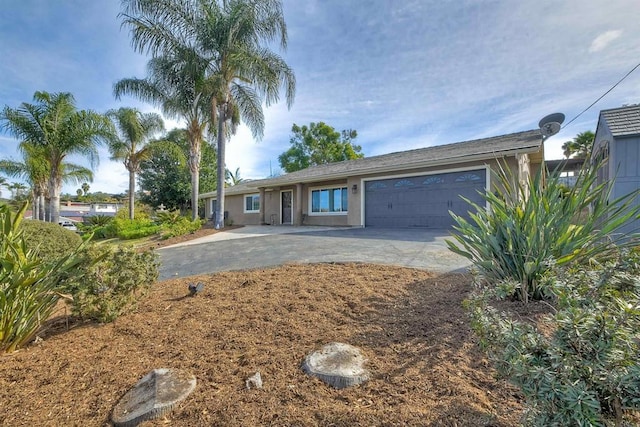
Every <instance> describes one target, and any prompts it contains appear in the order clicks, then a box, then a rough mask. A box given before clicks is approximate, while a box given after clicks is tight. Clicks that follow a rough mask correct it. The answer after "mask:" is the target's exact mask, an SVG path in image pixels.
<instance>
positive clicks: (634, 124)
mask: <svg viewBox="0 0 640 427" xmlns="http://www.w3.org/2000/svg"><path fill="white" fill-rule="evenodd" d="M600 117H601V118H604V119H605V121H606V122H607V126H608V127H609V130H610V131H611V134H612V135H613V136H630V135H640V105H639V104H636V105H629V106H625V107H620V108H612V109H609V110H602V111H600Z"/></svg>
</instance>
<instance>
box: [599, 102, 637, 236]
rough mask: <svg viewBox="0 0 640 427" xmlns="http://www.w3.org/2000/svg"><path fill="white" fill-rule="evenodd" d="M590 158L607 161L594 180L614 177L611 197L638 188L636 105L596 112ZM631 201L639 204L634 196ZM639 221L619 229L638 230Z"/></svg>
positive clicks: (619, 195)
mask: <svg viewBox="0 0 640 427" xmlns="http://www.w3.org/2000/svg"><path fill="white" fill-rule="evenodd" d="M591 158H592V159H593V160H596V161H599V160H605V159H606V160H607V163H606V164H605V166H604V167H603V168H601V169H600V172H599V173H598V182H599V183H603V182H607V181H609V180H611V179H614V178H615V183H614V185H613V189H612V192H611V199H612V200H613V199H616V198H618V197H622V196H624V195H626V194H629V193H632V192H634V191H637V190H638V188H640V105H629V106H623V107H620V108H612V109H609V110H602V111H600V116H599V118H598V127H597V128H596V134H595V139H594V142H593V149H592V154H591ZM634 203H635V204H636V205H637V204H638V203H640V200H638V198H636V199H635V201H634ZM639 227H640V220H635V221H630V222H629V223H628V224H627V225H626V226H625V227H624V228H623V229H622V230H621V231H622V232H624V233H630V232H633V231H636V232H637V230H638V228H639Z"/></svg>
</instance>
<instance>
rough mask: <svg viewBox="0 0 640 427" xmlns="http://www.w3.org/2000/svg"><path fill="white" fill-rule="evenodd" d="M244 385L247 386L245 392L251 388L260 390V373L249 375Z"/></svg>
mask: <svg viewBox="0 0 640 427" xmlns="http://www.w3.org/2000/svg"><path fill="white" fill-rule="evenodd" d="M244 383H245V385H246V386H247V390H251V389H252V388H262V377H261V376H260V372H256V373H255V374H253V375H251V376H250V377H249V378H247V379H246V380H245V382H244Z"/></svg>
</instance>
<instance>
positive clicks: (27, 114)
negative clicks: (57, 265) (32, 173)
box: [0, 92, 113, 223]
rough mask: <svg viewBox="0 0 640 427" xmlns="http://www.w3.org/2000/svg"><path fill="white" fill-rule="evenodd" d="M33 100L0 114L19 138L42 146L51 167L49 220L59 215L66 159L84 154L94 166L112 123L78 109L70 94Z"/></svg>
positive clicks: (37, 96) (42, 94)
mask: <svg viewBox="0 0 640 427" xmlns="http://www.w3.org/2000/svg"><path fill="white" fill-rule="evenodd" d="M33 100H34V103H33V104H30V103H22V105H21V106H20V107H19V108H17V109H13V108H10V107H8V106H6V107H5V108H4V110H3V111H2V114H0V120H2V121H3V122H4V126H3V127H4V128H5V129H6V130H8V131H9V133H10V134H11V135H12V136H14V137H15V138H17V139H20V140H22V141H23V142H28V143H29V144H32V145H34V146H37V147H39V150H40V149H41V150H42V151H41V153H39V154H41V155H42V156H43V158H44V160H45V162H46V163H47V166H48V172H49V177H48V182H47V190H48V194H49V197H50V203H49V206H50V208H49V211H50V216H49V218H48V220H49V221H51V222H54V223H57V222H58V218H59V216H60V193H61V192H62V184H63V182H64V172H65V168H64V166H63V165H64V161H65V159H66V157H67V156H69V155H80V156H85V157H87V158H88V159H89V160H90V163H91V165H92V166H93V165H95V164H96V163H97V161H98V151H97V145H98V144H99V143H101V142H103V141H107V140H108V139H109V138H111V137H112V135H113V126H112V125H111V122H110V121H109V120H108V119H107V118H106V117H105V116H103V115H101V114H98V113H95V112H93V111H90V110H80V111H78V110H77V109H76V106H75V100H74V98H73V95H71V94H70V93H48V92H36V93H35V94H34V96H33Z"/></svg>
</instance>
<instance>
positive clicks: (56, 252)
mask: <svg viewBox="0 0 640 427" xmlns="http://www.w3.org/2000/svg"><path fill="white" fill-rule="evenodd" d="M20 230H22V232H23V233H24V240H25V242H26V244H27V247H28V248H29V249H31V250H33V251H34V252H35V254H36V255H37V256H38V257H39V258H40V259H41V260H43V261H47V262H49V261H51V262H55V261H57V260H58V259H60V258H61V257H64V256H66V255H69V254H71V253H72V252H73V251H74V250H75V249H76V248H77V247H78V246H80V244H81V243H82V238H81V237H80V236H79V235H78V234H77V233H74V232H73V231H69V230H65V229H64V228H63V227H61V226H59V225H58V224H53V223H51V222H43V221H35V220H24V221H22V223H21V224H20Z"/></svg>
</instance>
